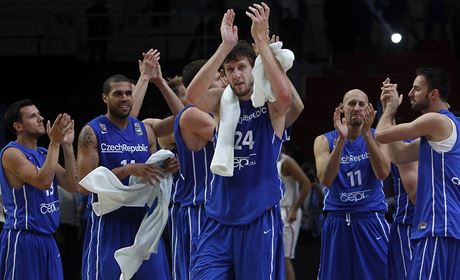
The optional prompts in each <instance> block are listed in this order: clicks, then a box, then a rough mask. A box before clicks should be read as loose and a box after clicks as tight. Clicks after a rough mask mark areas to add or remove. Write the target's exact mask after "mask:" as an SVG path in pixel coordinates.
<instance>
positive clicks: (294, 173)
mask: <svg viewBox="0 0 460 280" xmlns="http://www.w3.org/2000/svg"><path fill="white" fill-rule="evenodd" d="M281 170H282V173H283V175H285V176H291V177H292V178H294V180H296V181H297V182H299V185H300V195H299V197H298V198H297V201H296V202H295V203H294V205H293V207H292V209H291V212H290V213H289V214H288V219H287V220H288V222H290V223H292V222H294V221H295V220H296V218H297V211H298V210H299V208H300V207H301V206H302V204H303V202H304V201H305V198H306V197H307V195H308V193H309V192H310V189H311V182H310V180H309V179H308V177H307V175H305V173H304V172H303V170H302V168H301V167H300V166H299V164H297V162H296V161H295V160H294V159H293V158H291V157H289V156H286V158H285V159H284V161H283V165H282V167H281Z"/></svg>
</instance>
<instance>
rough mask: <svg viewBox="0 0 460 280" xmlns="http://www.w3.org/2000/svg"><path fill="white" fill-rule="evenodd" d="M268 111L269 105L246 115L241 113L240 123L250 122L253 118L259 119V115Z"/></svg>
mask: <svg viewBox="0 0 460 280" xmlns="http://www.w3.org/2000/svg"><path fill="white" fill-rule="evenodd" d="M266 113H267V107H260V108H259V109H257V110H255V111H254V112H252V113H251V114H249V115H246V114H243V115H241V116H240V121H239V123H240V124H242V123H243V122H249V121H251V120H252V119H257V118H258V117H260V116H262V115H263V114H266Z"/></svg>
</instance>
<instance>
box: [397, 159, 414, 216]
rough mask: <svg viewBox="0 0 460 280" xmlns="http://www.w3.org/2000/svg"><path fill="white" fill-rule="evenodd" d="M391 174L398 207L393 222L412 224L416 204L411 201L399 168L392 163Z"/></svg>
mask: <svg viewBox="0 0 460 280" xmlns="http://www.w3.org/2000/svg"><path fill="white" fill-rule="evenodd" d="M391 176H392V178H393V188H394V198H395V204H396V209H395V211H394V212H393V223H395V224H404V225H412V219H413V217H414V204H412V202H410V200H409V196H408V195H407V192H406V190H405V189H404V186H403V183H402V180H401V175H400V173H399V169H398V167H397V166H396V165H394V164H391Z"/></svg>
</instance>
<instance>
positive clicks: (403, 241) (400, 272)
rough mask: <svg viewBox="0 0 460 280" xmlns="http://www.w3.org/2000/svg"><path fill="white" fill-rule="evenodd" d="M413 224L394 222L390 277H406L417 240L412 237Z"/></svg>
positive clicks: (391, 241)
mask: <svg viewBox="0 0 460 280" xmlns="http://www.w3.org/2000/svg"><path fill="white" fill-rule="evenodd" d="M411 228H412V227H411V225H406V224H392V225H391V229H390V243H389V244H388V279H401V280H403V279H406V278H407V272H408V271H409V265H410V262H411V260H412V256H413V254H414V252H415V242H413V241H411V239H410V231H411Z"/></svg>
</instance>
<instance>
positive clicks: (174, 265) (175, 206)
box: [168, 148, 184, 280]
mask: <svg viewBox="0 0 460 280" xmlns="http://www.w3.org/2000/svg"><path fill="white" fill-rule="evenodd" d="M171 152H173V154H174V156H175V157H176V158H177V159H178V160H179V161H180V159H179V156H178V155H177V150H176V148H174V150H171ZM183 182H184V179H183V177H182V175H181V173H180V169H179V171H178V172H176V173H175V174H174V177H173V184H172V186H171V200H170V202H169V219H168V231H169V241H170V248H171V258H170V259H171V274H172V275H171V276H172V277H171V278H172V279H173V280H175V279H177V275H179V271H180V270H179V269H180V265H179V259H178V258H179V255H178V253H177V252H178V250H179V249H180V248H179V247H178V243H179V242H180V238H181V236H180V233H179V229H178V224H177V221H178V218H179V217H178V214H179V209H180V199H179V197H178V195H177V190H178V189H180V188H181V184H183Z"/></svg>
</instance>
